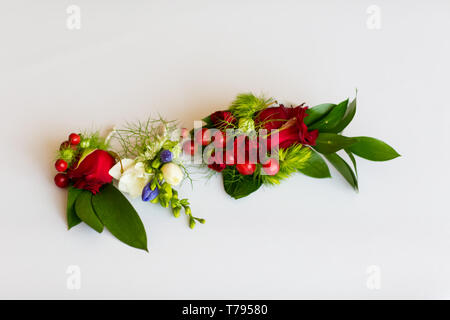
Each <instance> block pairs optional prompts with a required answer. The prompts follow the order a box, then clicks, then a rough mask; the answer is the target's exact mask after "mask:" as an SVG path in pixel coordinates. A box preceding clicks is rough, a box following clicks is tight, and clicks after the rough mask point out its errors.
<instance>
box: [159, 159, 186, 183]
mask: <svg viewBox="0 0 450 320" xmlns="http://www.w3.org/2000/svg"><path fill="white" fill-rule="evenodd" d="M161 172H162V174H163V176H164V180H166V182H167V183H168V184H170V185H172V186H176V185H178V184H180V182H181V180H183V177H184V174H183V171H181V169H180V167H179V166H177V165H176V164H175V163H172V162H169V163H166V164H165V165H163V166H162V168H161Z"/></svg>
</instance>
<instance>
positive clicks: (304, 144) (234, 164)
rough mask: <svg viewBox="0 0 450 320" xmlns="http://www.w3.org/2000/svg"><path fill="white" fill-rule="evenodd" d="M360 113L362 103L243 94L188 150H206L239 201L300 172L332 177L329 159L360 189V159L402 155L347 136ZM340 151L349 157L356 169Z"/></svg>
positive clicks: (210, 120)
mask: <svg viewBox="0 0 450 320" xmlns="http://www.w3.org/2000/svg"><path fill="white" fill-rule="evenodd" d="M355 113H356V98H355V99H354V100H353V101H351V102H349V100H348V99H347V100H344V101H342V102H340V103H338V104H333V103H325V104H320V105H317V106H315V107H312V108H308V107H306V106H305V105H304V104H301V105H299V106H296V107H292V106H291V107H285V106H284V105H283V104H278V103H277V102H276V101H275V100H274V99H272V98H268V99H266V98H264V97H257V96H255V95H253V94H251V93H247V94H240V95H238V96H237V98H236V99H235V100H234V101H233V102H232V103H231V105H230V107H229V108H228V109H227V110H222V111H216V112H214V113H212V114H211V115H209V116H208V117H206V118H204V119H203V125H202V126H201V127H199V128H196V129H195V130H193V131H191V140H190V141H189V142H185V146H184V149H185V150H187V152H188V153H190V154H191V155H195V154H197V153H199V152H200V151H201V153H202V155H203V160H204V161H203V163H204V164H205V165H207V166H208V168H209V169H211V170H212V171H214V172H220V173H221V174H222V176H223V185H224V189H225V191H226V192H227V193H228V194H229V195H230V196H232V197H233V198H235V199H239V198H242V197H246V196H248V195H249V194H251V193H252V192H254V191H256V190H258V189H259V188H260V187H261V186H262V185H276V184H279V183H280V182H281V181H282V180H284V179H286V178H288V177H290V176H291V175H293V174H294V173H297V172H300V173H303V174H305V175H307V176H310V177H313V178H327V177H330V170H329V168H328V165H327V163H326V162H325V160H324V158H325V159H326V160H328V162H329V163H330V164H331V165H333V166H334V167H335V168H336V169H337V171H338V172H339V173H340V174H342V176H343V177H344V178H345V180H346V181H347V182H348V183H349V184H350V185H351V186H352V187H353V188H354V189H356V190H357V189H358V178H357V170H356V159H355V155H356V156H359V157H362V158H365V159H368V160H372V161H387V160H391V159H394V158H396V157H398V156H399V154H398V153H397V152H396V151H395V150H394V149H393V148H392V147H390V146H389V145H387V144H386V143H384V142H382V141H380V140H378V139H375V138H371V137H364V136H360V137H347V136H344V135H342V131H343V130H344V129H345V128H346V127H347V126H348V125H349V124H350V122H351V121H352V120H353V117H354V115H355ZM338 151H342V152H343V153H344V154H346V155H347V157H348V158H349V160H350V162H351V165H349V164H348V163H347V162H346V161H345V160H344V158H342V157H341V156H340V155H338V153H337V152H338Z"/></svg>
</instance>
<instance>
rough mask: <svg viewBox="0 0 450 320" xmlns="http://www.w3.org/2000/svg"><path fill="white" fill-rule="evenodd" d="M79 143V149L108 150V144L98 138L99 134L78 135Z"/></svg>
mask: <svg viewBox="0 0 450 320" xmlns="http://www.w3.org/2000/svg"><path fill="white" fill-rule="evenodd" d="M80 137H81V142H80V144H79V146H80V149H81V150H83V149H91V150H93V149H100V150H108V149H109V144H108V143H107V142H106V140H105V138H103V137H101V136H100V133H99V132H94V133H82V134H81V135H80Z"/></svg>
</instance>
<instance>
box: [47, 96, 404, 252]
mask: <svg viewBox="0 0 450 320" xmlns="http://www.w3.org/2000/svg"><path fill="white" fill-rule="evenodd" d="M355 113H356V98H355V99H354V100H353V101H351V102H350V101H349V99H347V100H344V101H342V102H340V103H338V104H333V103H325V104H320V105H317V106H315V107H312V108H308V107H306V106H305V105H304V104H301V105H299V106H296V107H293V106H290V107H286V106H284V105H283V104H278V103H277V101H275V100H274V99H272V98H265V97H262V96H261V97H257V96H255V95H253V94H251V93H247V94H240V95H238V96H237V98H236V99H235V100H234V101H233V102H232V103H231V105H230V106H229V108H227V109H226V110H222V111H216V112H214V113H212V114H211V115H209V116H207V117H206V118H204V119H203V120H202V121H201V122H199V123H200V125H195V126H194V129H193V130H191V131H190V132H188V130H187V129H185V128H183V129H179V128H178V126H177V123H176V122H174V121H166V120H164V119H161V118H160V119H156V120H151V119H150V120H148V121H146V122H137V123H135V124H128V125H127V126H125V127H124V128H119V129H117V128H115V129H114V130H112V132H111V133H110V134H109V135H108V136H107V137H105V138H103V137H101V136H100V135H99V134H98V133H93V134H89V133H84V134H75V133H72V134H70V135H69V138H68V140H67V141H64V142H63V143H62V144H61V146H60V148H59V151H58V152H57V160H56V162H55V168H56V170H57V171H58V173H57V174H56V176H55V179H54V181H55V184H56V185H57V186H58V187H61V188H68V198H67V199H68V200H67V223H68V227H69V229H70V228H72V227H74V226H76V225H78V224H79V223H80V222H85V223H86V224H87V225H89V226H90V227H91V228H93V229H94V230H96V231H97V232H99V233H101V232H102V231H103V229H104V227H106V228H107V229H108V230H109V231H110V232H111V233H112V234H113V235H114V236H115V237H116V238H118V239H119V240H121V241H122V242H124V243H126V244H128V245H130V246H132V247H135V248H139V249H143V250H147V236H146V233H145V228H144V225H143V223H142V221H141V219H140V218H139V215H138V214H137V212H136V211H135V209H134V208H133V206H132V205H131V203H130V202H129V201H128V199H127V197H126V196H125V195H127V196H128V197H130V198H138V197H140V198H141V199H142V201H145V202H150V203H153V204H157V203H159V204H160V205H161V206H162V207H164V208H169V207H170V209H171V210H172V213H173V215H174V216H175V217H179V216H180V213H181V211H182V210H184V213H185V214H186V216H187V217H188V222H189V226H190V228H194V226H195V225H196V222H200V223H204V222H205V220H204V219H201V218H198V217H194V216H193V215H192V212H191V208H190V204H189V201H188V200H187V199H180V198H179V197H178V192H177V190H175V189H174V187H176V186H178V185H179V184H180V183H181V182H182V181H183V180H185V179H187V180H191V178H190V175H189V173H188V170H187V169H186V166H185V165H188V164H195V165H200V166H201V167H203V168H206V169H207V170H208V171H209V172H210V173H213V174H214V173H221V174H222V177H223V186H224V189H225V191H226V192H227V193H228V194H229V195H230V196H231V197H233V198H235V199H239V198H243V197H246V196H248V195H249V194H251V193H253V192H255V191H256V190H258V189H259V188H260V187H261V186H262V185H277V184H279V183H280V182H281V181H282V180H284V179H286V178H288V177H290V176H292V175H293V174H294V173H297V172H299V173H302V174H304V175H307V176H310V177H313V178H328V177H330V170H329V168H328V164H327V162H326V161H325V160H327V161H328V162H329V163H330V164H331V165H333V166H334V167H335V168H336V169H337V171H338V172H339V173H340V174H342V176H343V177H344V178H345V180H346V181H347V182H348V183H349V184H350V185H351V186H352V187H353V188H354V189H355V190H357V189H358V178H357V177H358V175H357V169H356V158H355V155H356V156H359V157H362V158H365V159H368V160H372V161H387V160H391V159H394V158H396V157H398V156H399V154H398V153H397V152H396V151H395V150H394V149H393V148H392V147H390V146H389V145H388V144H386V143H384V142H382V141H380V140H378V139H375V138H371V137H365V136H358V137H347V136H344V135H343V134H342V131H343V130H344V129H345V128H346V127H347V126H348V125H349V124H350V122H351V121H352V120H353V117H354V115H355ZM338 152H341V153H343V155H346V156H347V157H348V159H349V162H350V164H349V163H348V162H347V161H345V160H344V158H343V157H342V156H341V155H339V154H338ZM183 154H184V155H183ZM188 160H189V161H190V163H188ZM191 182H192V180H191Z"/></svg>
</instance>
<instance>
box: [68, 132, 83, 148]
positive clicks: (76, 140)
mask: <svg viewBox="0 0 450 320" xmlns="http://www.w3.org/2000/svg"><path fill="white" fill-rule="evenodd" d="M80 141H81V138H80V136H79V135H78V134H76V133H71V134H70V135H69V142H70V144H71V145H74V146H76V145H77V144H79V143H80Z"/></svg>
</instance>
